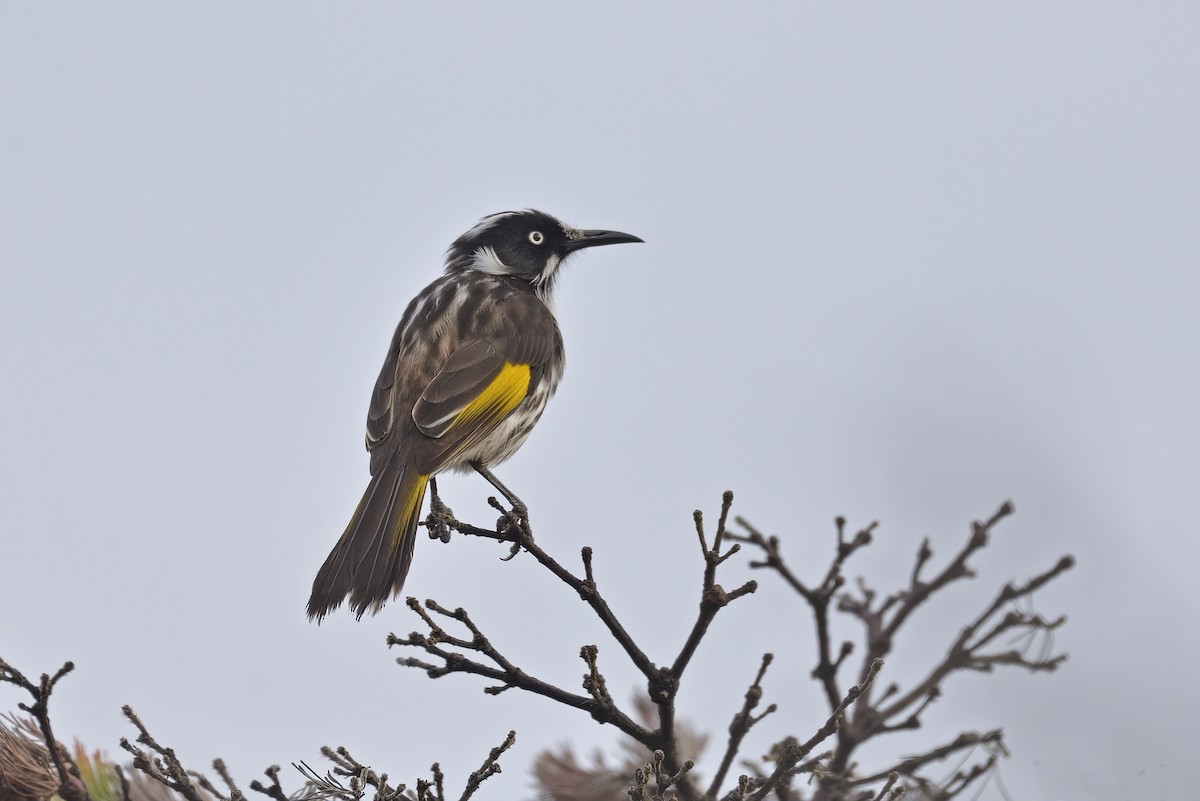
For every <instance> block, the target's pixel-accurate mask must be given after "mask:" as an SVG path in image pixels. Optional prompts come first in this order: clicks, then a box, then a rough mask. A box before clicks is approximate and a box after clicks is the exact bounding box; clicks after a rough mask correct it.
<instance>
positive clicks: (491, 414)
mask: <svg viewBox="0 0 1200 801" xmlns="http://www.w3.org/2000/svg"><path fill="white" fill-rule="evenodd" d="M471 278H474V277H471ZM471 278H467V277H460V280H464V281H470V280H471ZM478 280H479V283H478V284H476V285H474V286H472V287H471V290H470V291H469V293H468V295H467V297H466V298H465V299H464V302H462V303H461V304H458V305H455V306H453V307H452V309H450V310H447V309H446V308H445V307H442V308H437V306H438V304H437V303H432V304H429V305H428V306H426V307H424V309H422V307H420V306H419V305H418V306H416V307H415V308H413V307H410V312H409V313H406V314H405V320H402V321H401V324H400V326H398V327H397V330H396V335H395V337H394V338H393V341H392V346H391V348H389V350H388V355H387V358H386V360H385V361H384V365H383V369H382V370H381V371H380V374H379V379H378V380H377V381H376V383H375V390H374V392H373V394H372V396H371V408H370V412H369V414H368V418H367V449H368V450H369V451H371V472H372V474H374V473H375V472H376V471H377V470H378V469H379V465H380V464H381V463H382V462H383V461H384V460H385V456H386V454H387V453H390V452H391V449H392V448H394V447H399V443H398V442H397V441H396V438H397V434H398V432H397V429H403V428H408V429H409V431H410V432H411V433H410V434H403V435H401V440H403V439H404V437H407V436H418V437H420V436H424V437H428V438H429V440H427V441H426V442H427V443H428V444H434V443H436V445H435V447H433V448H428V447H423V448H422V451H423V452H424V453H425V455H426V457H427V458H429V459H430V461H431V464H430V465H429V466H430V467H431V468H433V469H435V470H436V469H440V467H439V466H440V465H444V464H446V463H447V460H451V459H453V457H454V455H456V454H457V453H461V452H462V451H463V450H464V449H466V448H469V447H470V446H471V445H472V444H473V443H476V442H478V441H479V440H481V439H482V438H483V437H485V436H486V435H487V433H488V432H490V431H491V430H492V429H494V428H495V426H496V425H497V424H498V423H499V422H500V421H501V420H503V419H504V418H505V417H506V416H507V415H509V414H510V413H512V411H513V409H515V408H516V407H517V406H519V405H520V403H521V401H522V400H523V399H524V398H525V396H526V395H527V394H528V393H529V392H530V391H531V390H532V389H533V388H534V387H536V386H537V385H538V383H539V382H540V380H541V377H542V373H543V371H544V369H545V366H546V364H547V363H549V361H550V360H552V359H554V358H555V357H556V354H557V352H558V351H559V350H560V349H561V347H562V338H561V336H560V335H559V332H558V326H557V325H556V324H555V322H554V316H553V315H552V314H551V312H550V310H549V309H548V308H546V306H545V304H543V303H542V302H541V301H540V300H538V299H537V298H535V297H534V296H532V295H530V294H528V293H524V292H514V291H512V290H508V292H506V293H505V294H503V295H502V296H501V297H496V296H495V294H494V293H495V292H496V291H497V290H498V289H500V288H499V287H497V286H496V285H495V283H494V281H492V280H491V277H490V276H479V278H478ZM500 291H501V292H503V291H504V290H502V289H501V290H500ZM476 293H481V294H488V293H492V294H491V295H490V297H489V298H488V299H487V301H484V302H482V303H481V301H482V300H483V299H482V298H481V297H480V294H476ZM483 309H485V310H486V312H485V313H480V311H481V310H483ZM489 312H490V313H489ZM410 313H412V314H417V315H422V314H424V317H423V318H422V317H419V318H418V319H416V320H414V321H413V324H408V323H407V321H408V319H409V314H410ZM447 313H448V314H450V315H451V316H452V318H453V319H452V320H451V321H449V322H446V321H445V318H444V317H442V318H441V323H440V324H439V321H438V320H437V316H438V315H439V314H447ZM431 331H434V332H437V333H436V337H431V336H430V335H429V332H431ZM406 418H407V419H406ZM410 421H411V422H410ZM414 425H415V428H416V431H412V428H413V427H414ZM418 432H419V433H418ZM410 442H411V441H410ZM388 443H390V445H387V444H388ZM385 445H387V446H385Z"/></svg>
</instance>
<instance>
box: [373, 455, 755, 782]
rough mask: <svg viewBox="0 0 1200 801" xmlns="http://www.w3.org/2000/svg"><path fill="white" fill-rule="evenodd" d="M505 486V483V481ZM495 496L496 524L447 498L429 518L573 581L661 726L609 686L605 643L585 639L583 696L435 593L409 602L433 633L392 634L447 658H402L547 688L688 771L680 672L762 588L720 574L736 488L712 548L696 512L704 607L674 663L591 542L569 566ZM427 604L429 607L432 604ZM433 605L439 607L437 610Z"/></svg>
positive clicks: (437, 671) (504, 684)
mask: <svg viewBox="0 0 1200 801" xmlns="http://www.w3.org/2000/svg"><path fill="white" fill-rule="evenodd" d="M485 477H486V476H485ZM497 488H498V489H500V487H499V486H497ZM502 491H503V490H502ZM505 495H506V496H510V497H508V500H509V502H510V503H512V502H513V500H514V499H513V498H512V497H511V494H510V493H507V492H506V493H505ZM488 502H489V503H490V504H491V505H492V506H493V507H495V508H497V509H498V510H499V511H500V512H501V513H502V514H503V515H504V517H501V519H500V521H499V523H498V525H497V527H496V529H495V530H489V529H484V528H480V527H478V526H473V525H470V524H467V523H463V522H462V521H460V520H457V519H455V518H454V517H453V516H452V515H450V514H449V513H448V512H447V511H446V508H445V506H444V505H442V506H441V507H439V509H437V510H435V511H433V512H431V513H430V515H429V519H428V520H427V521H426V525H427V526H428V527H429V528H430V530H431V531H434V530H440V529H441V528H445V529H446V530H454V531H458V532H460V533H462V534H467V535H472V536H479V537H485V538H488V539H495V540H498V541H501V542H510V543H513V545H514V546H516V547H518V548H520V549H524V550H525V551H527V552H528V553H530V554H531V555H532V556H533V557H534V558H535V559H536V560H537V561H538V563H539V564H541V565H542V566H543V567H545V568H547V569H548V570H550V572H552V573H553V574H554V575H555V576H557V577H558V578H559V579H560V580H561V581H563V582H564V583H565V584H567V586H569V587H571V589H572V590H574V591H575V593H576V594H578V595H579V597H580V598H581V599H582V600H583V601H584V602H585V603H587V604H588V605H589V606H590V607H591V609H592V611H593V612H594V613H595V614H596V616H597V617H598V618H600V620H601V621H602V622H603V623H604V624H605V626H606V628H607V629H608V630H609V632H610V633H611V635H612V637H613V639H615V640H616V641H617V643H618V644H619V645H620V646H621V648H622V650H624V651H625V654H626V655H627V656H628V657H629V659H630V661H631V662H633V664H634V666H635V667H636V668H637V669H638V670H639V671H640V672H641V673H642V675H643V676H645V678H646V680H647V690H648V694H649V697H650V699H651V700H652V701H653V702H654V703H655V704H656V705H657V708H658V718H659V720H658V728H657V730H655V731H649V730H647V729H646V728H645V727H643V726H640V725H638V724H637V723H636V722H635V721H634V720H633V719H632V718H631V717H630V716H629V715H627V714H625V713H623V712H622V711H621V710H620V709H619V708H618V707H617V705H616V703H615V702H614V701H613V700H612V697H611V695H610V694H609V693H608V691H607V689H606V688H605V686H604V677H603V675H602V673H601V672H600V670H599V668H598V666H597V660H598V650H597V649H596V647H595V646H584V648H583V649H582V650H581V654H580V655H581V656H582V657H583V659H584V661H585V662H586V663H587V665H588V673H587V674H586V675H585V677H584V688H585V690H587V692H588V695H586V696H581V695H578V694H575V693H570V692H567V691H566V690H563V689H562V688H559V687H556V686H554V685H551V684H549V683H547V682H544V681H541V680H540V679H536V678H534V677H532V676H529V675H528V674H527V673H525V672H524V671H522V670H521V669H520V668H518V667H516V665H514V664H513V663H512V662H511V661H510V660H508V659H507V658H505V657H504V656H503V655H502V654H500V653H499V651H498V650H497V649H496V648H495V647H494V646H492V644H491V643H490V641H489V640H488V639H487V637H485V636H484V635H483V634H482V632H481V631H480V630H479V629H478V627H477V626H475V624H474V623H473V622H472V621H471V619H470V616H469V615H468V614H467V613H466V612H465V611H464V610H462V609H457V610H455V611H453V612H450V611H449V610H446V609H444V608H443V607H441V606H440V605H438V604H437V603H436V602H434V601H427V602H426V604H425V605H424V606H425V608H424V609H422V606H421V604H419V603H417V601H416V600H415V599H411V598H410V599H409V601H408V605H409V607H410V608H411V609H413V610H414V611H415V612H417V614H418V615H420V616H421V618H422V620H423V621H424V622H425V624H426V626H428V627H429V632H430V633H429V634H428V635H422V634H418V633H413V634H411V635H409V636H408V637H406V638H400V637H396V636H395V635H392V636H390V637H389V638H388V644H389V645H407V646H413V647H418V648H421V649H423V650H424V651H425V652H426V653H429V654H431V655H433V656H435V657H437V658H438V659H440V660H441V661H442V664H441V665H435V664H430V663H427V662H424V661H421V660H418V659H412V658H404V659H400V660H398V661H399V662H400V663H401V664H403V665H407V666H410V667H418V668H421V669H424V670H425V671H426V672H427V674H428V675H429V676H430V677H432V678H438V677H440V676H444V675H446V674H447V673H454V672H465V673H474V674H476V675H480V676H485V677H488V678H491V679H494V680H496V681H498V682H500V684H499V685H498V686H494V687H489V688H487V689H486V691H487V692H491V693H499V692H503V691H504V690H506V689H509V688H510V687H517V688H520V689H524V690H526V691H529V692H533V693H536V694H539V695H543V696H545V697H548V698H551V699H553V700H556V701H558V702H560V703H564V704H567V705H568V706H573V707H576V708H579V709H583V710H585V711H587V712H588V713H589V714H591V716H592V717H593V718H594V719H596V720H598V721H600V722H601V723H612V724H613V725H615V726H617V728H619V729H620V730H621V731H622V732H624V733H625V734H627V735H629V736H630V737H632V738H633V739H634V740H636V741H637V742H639V743H641V744H642V745H644V746H645V747H646V748H648V749H650V750H651V751H662V752H663V755H664V757H663V758H664V763H663V764H664V766H665V769H666V770H667V772H668V773H671V774H674V775H678V776H684V774H685V771H684V763H683V761H682V760H681V758H680V755H679V752H678V743H677V738H676V735H675V697H676V695H677V693H678V691H679V682H680V678H681V677H682V675H683V673H684V672H685V671H686V669H687V666H688V664H689V663H690V662H691V660H692V657H693V656H694V655H695V652H696V649H697V647H698V646H699V644H700V642H701V640H702V639H703V637H704V636H705V634H706V633H707V632H708V629H709V627H710V625H711V624H712V621H713V619H714V618H715V617H716V615H717V613H718V612H719V611H720V610H721V609H722V608H724V607H725V606H727V605H728V604H729V603H730V602H731V601H734V600H736V599H738V598H740V597H742V596H744V595H748V594H750V593H752V592H754V590H755V589H756V587H757V584H756V583H755V582H753V581H749V582H746V583H745V584H743V585H742V586H740V587H738V588H737V589H734V590H732V591H726V590H725V589H724V588H723V587H721V586H720V585H719V584H717V582H716V572H717V568H718V567H719V566H720V565H721V563H723V562H724V561H725V560H727V559H728V558H729V557H730V556H732V555H733V554H734V553H736V552H737V551H738V549H739V547H740V546H738V545H734V546H733V547H731V548H729V549H728V550H726V551H724V552H722V550H721V547H722V544H723V543H724V540H725V539H726V537H727V534H728V532H727V531H726V523H727V520H728V517H729V509H730V506H731V505H732V503H733V493H731V492H726V493H725V494H724V495H723V497H722V505H721V514H720V519H719V522H718V525H717V530H716V532H715V533H714V535H713V545H712V547H711V548H710V547H709V546H708V542H707V539H706V537H705V533H704V528H703V518H702V516H701V514H700V513H699V512H697V513H696V514H695V522H696V531H697V534H698V537H699V541H700V548H701V553H702V554H703V557H704V564H705V568H704V578H703V584H702V588H701V595H700V603H699V610H698V612H697V616H696V620H695V622H694V623H693V625H692V627H691V630H690V632H689V634H688V636H687V638H686V640H685V641H684V644H683V646H682V647H681V649H680V651H679V653H678V655H677V656H676V657H675V659H674V660H673V662H672V663H671V665H670V667H659V666H657V665H656V664H655V663H654V662H653V661H652V660H651V659H650V658H649V656H647V655H646V653H645V651H644V650H642V648H641V647H640V646H638V644H637V643H636V642H634V640H633V637H632V636H630V634H629V632H628V631H626V629H625V627H624V626H623V625H622V624H621V622H620V621H619V620H618V619H617V617H616V615H615V614H614V613H613V611H612V609H611V608H610V607H609V605H608V603H607V601H605V599H604V597H603V595H602V594H601V592H600V590H599V588H598V586H597V583H596V578H595V572H594V569H593V565H592V550H591V548H584V549H583V551H582V561H583V569H584V575H583V577H582V578H581V577H579V576H577V575H575V574H573V573H572V572H571V571H569V570H567V569H566V568H564V567H563V566H562V565H561V564H559V563H558V562H557V561H556V560H555V559H553V558H552V557H550V556H549V555H548V554H547V553H546V552H545V551H544V550H542V548H541V547H539V546H538V545H537V544H536V543H535V542H534V540H533V537H532V535H531V533H530V531H529V526H528V522H527V520H528V518H527V517H526V516H525V514H524V513H523V510H522V509H519V508H516V509H514V511H515V512H516V513H517V519H516V520H514V516H513V514H512V513H509V512H507V511H506V510H505V509H504V507H503V506H502V505H500V504H499V502H498V501H496V499H495V498H489V499H488ZM514 523H515V524H514ZM425 610H429V612H427V611H425ZM430 612H432V613H433V614H430ZM435 614H436V615H440V616H444V617H450V618H453V619H454V620H456V621H458V622H459V623H461V624H463V625H464V626H465V627H466V628H467V629H468V630H469V631H470V633H471V637H470V639H466V638H459V637H454V636H452V635H450V634H449V633H448V632H446V631H445V629H443V628H442V627H441V626H440V625H439V623H438V622H437V620H436V619H435V617H434V615H435ZM452 649H461V650H463V651H470V652H475V653H478V654H481V655H482V656H484V657H486V658H487V660H489V661H490V662H492V663H493V664H491V665H489V664H484V663H483V662H479V661H475V660H473V659H470V658H468V657H467V656H465V655H464V654H463V653H461V652H459V651H456V650H452ZM676 786H677V787H678V790H679V793H680V795H681V796H682V797H683V798H684V799H685V801H693V799H697V798H699V796H700V793H699V790H698V789H697V788H695V787H694V786H693V784H692V782H691V781H690V780H689V779H687V778H686V777H685V778H684V779H683V780H681V781H679V782H678V784H677V785H676Z"/></svg>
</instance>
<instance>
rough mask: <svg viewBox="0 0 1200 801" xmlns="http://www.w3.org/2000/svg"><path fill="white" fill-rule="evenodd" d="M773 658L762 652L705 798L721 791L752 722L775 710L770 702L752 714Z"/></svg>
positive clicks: (731, 724)
mask: <svg viewBox="0 0 1200 801" xmlns="http://www.w3.org/2000/svg"><path fill="white" fill-rule="evenodd" d="M774 658H775V657H774V656H772V655H771V654H763V658H762V664H761V665H760V666H759V668H758V675H756V676H755V677H754V683H753V684H751V685H750V687H749V688H748V689H747V690H746V700H745V702H744V703H743V704H742V709H741V711H740V712H738V713H737V714H736V715H734V716H733V722H732V723H730V724H729V741H728V743H727V744H726V746H725V754H724V755H723V756H722V757H721V765H720V767H718V768H717V773H716V775H715V776H713V780H712V782H711V783H710V784H709V785H708V792H706V793H705V794H704V796H705V798H710V799H712V798H716V797H717V793H719V792H721V785H723V784H725V776H726V775H727V774H728V773H729V768H730V766H732V765H733V760H734V758H735V757H737V754H738V751H739V750H740V749H741V747H742V740H743V739H745V737H746V734H747V733H748V732H749V731H750V729H751V728H753V727H754V724H756V723H758V722H759V721H760V720H762V719H763V718H765V717H766V716H767V715H769V714H771V713H772V712H774V711H775V708H776V707H775V705H774V704H771V705H770V706H768V707H767V709H766V711H765V712H763V713H762V714H761V715H757V716H755V715H754V714H753V713H754V709H755V708H756V707H757V706H758V702H759V701H761V700H762V680H763V677H764V676H765V675H766V674H767V668H768V667H770V665H771V661H772V660H773V659H774Z"/></svg>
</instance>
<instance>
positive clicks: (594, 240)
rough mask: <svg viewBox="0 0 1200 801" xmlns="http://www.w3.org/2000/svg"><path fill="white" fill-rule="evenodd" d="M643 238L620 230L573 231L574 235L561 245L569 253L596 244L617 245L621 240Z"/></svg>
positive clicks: (633, 240)
mask: <svg viewBox="0 0 1200 801" xmlns="http://www.w3.org/2000/svg"><path fill="white" fill-rule="evenodd" d="M641 241H643V240H641V239H639V238H638V237H636V236H634V235H633V234H623V233H621V232H620V231H575V232H574V236H572V237H571V239H570V240H568V241H567V244H566V245H564V246H563V250H564V251H565V252H567V253H571V252H573V251H576V250H582V249H583V248H591V247H595V246H596V245H619V244H621V243H622V242H641Z"/></svg>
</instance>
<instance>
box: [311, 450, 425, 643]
mask: <svg viewBox="0 0 1200 801" xmlns="http://www.w3.org/2000/svg"><path fill="white" fill-rule="evenodd" d="M404 462H405V459H403V458H402V457H401V456H400V455H399V454H394V455H393V456H392V458H391V459H389V460H388V461H387V462H386V463H385V464H384V465H383V466H382V468H381V469H380V470H379V471H378V472H377V473H376V474H375V475H373V476H372V477H371V483H370V484H369V485H367V491H366V492H365V493H364V494H363V498H362V500H361V501H359V502H358V508H357V509H355V510H354V516H353V517H351V518H350V524H349V525H347V526H346V531H345V532H344V533H343V534H342V538H341V539H340V540H338V542H337V545H335V546H333V550H332V551H331V552H330V554H329V556H328V558H326V559H325V564H323V565H321V569H320V570H319V571H317V578H316V579H315V580H314V581H313V588H312V596H310V597H309V599H308V616H309V618H310V619H311V618H314V617H315V618H316V619H317V622H320V621H321V618H323V617H325V615H327V614H329V613H330V612H332V611H333V610H334V609H337V608H338V607H339V606H341V605H342V601H344V600H345V599H346V596H347V595H348V596H350V609H351V610H352V611H353V612H354V613H355V615H357V616H358V617H359V618H361V617H362V616H363V614H364V613H365V612H366V611H367V610H368V609H369V610H370V611H371V614H375V613H376V612H378V611H379V610H380V609H381V608H382V607H383V605H384V604H385V603H387V601H388V600H389V599H390V598H392V597H394V596H396V595H399V594H400V590H401V589H402V588H403V587H404V577H405V576H407V575H408V568H409V565H411V564H412V554H413V543H414V542H415V541H416V536H415V534H416V530H417V522H418V521H419V520H420V517H421V501H423V500H424V498H425V485H426V484H428V483H429V476H428V475H423V474H421V473H418V472H417V471H416V470H413V469H412V468H411V467H410V468H407V469H406V467H405V465H404Z"/></svg>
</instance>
